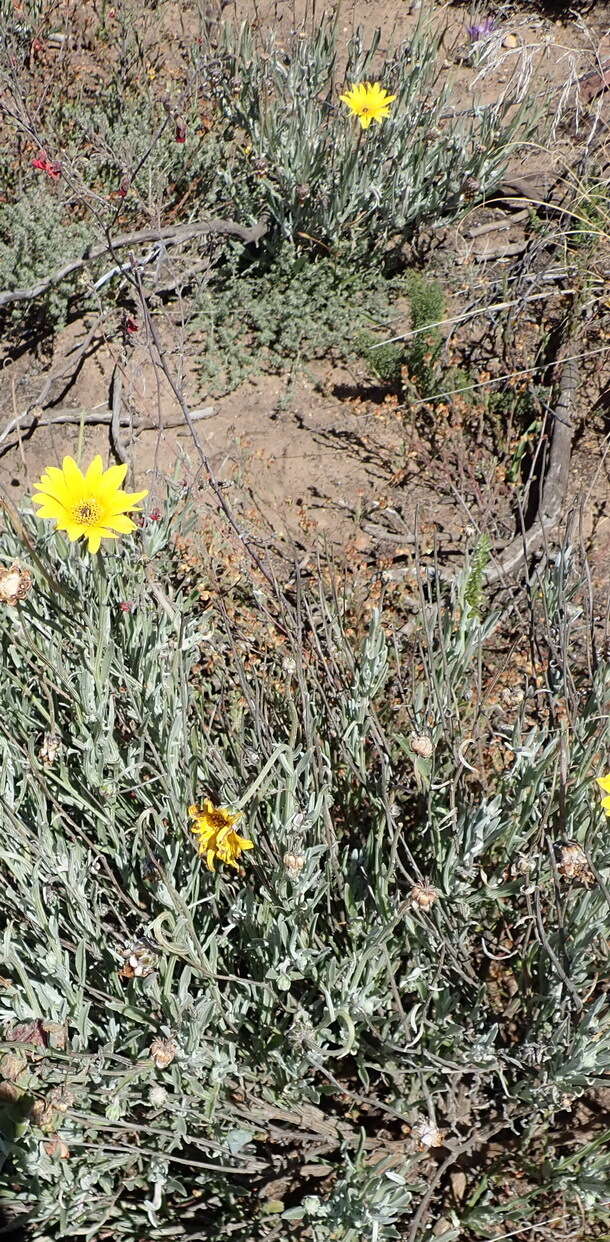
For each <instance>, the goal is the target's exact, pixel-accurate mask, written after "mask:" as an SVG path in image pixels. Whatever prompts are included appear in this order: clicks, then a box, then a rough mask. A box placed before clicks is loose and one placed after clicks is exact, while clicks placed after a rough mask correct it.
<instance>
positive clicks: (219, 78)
mask: <svg viewBox="0 0 610 1242" xmlns="http://www.w3.org/2000/svg"><path fill="white" fill-rule="evenodd" d="M379 39H380V32H379V31H377V32H376V34H375V35H374V36H373V38H372V40H371V42H370V44H368V45H365V43H364V41H363V37H362V34H361V32H360V31H357V32H356V33H355V35H354V36H353V38H352V39H351V40H350V42H349V44H348V48H347V61H346V65H345V70H344V71H343V70H342V69H341V70H340V69H339V67H338V62H339V51H338V49H337V45H336V24H335V18H326V19H324V20H322V21H321V22H320V23H319V25H318V27H317V29H316V30H314V31H313V32H312V33H311V34H308V33H306V32H305V31H299V32H298V33H297V34H296V35H295V36H294V37H293V38H292V39H291V40H290V42H289V43H286V44H284V43H281V42H280V40H279V38H278V37H277V35H276V33H275V32H272V33H271V34H270V35H269V37H268V38H267V39H266V40H265V41H264V42H263V40H262V36H261V35H260V34H259V33H258V32H255V30H254V28H253V27H252V26H251V25H249V24H248V23H244V24H243V25H242V26H241V27H240V28H239V29H236V28H234V27H231V26H230V25H229V24H228V23H226V24H223V25H222V26H221V28H220V30H219V35H218V40H217V43H216V46H215V47H214V49H213V50H212V51H210V52H209V53H208V54H207V55H205V56H202V57H201V61H200V66H199V68H200V73H201V80H202V83H203V85H204V87H205V89H206V91H208V92H209V93H210V94H211V96H212V97H213V98H214V100H215V102H216V105H217V109H218V114H219V119H222V118H225V120H226V136H227V137H230V138H231V139H233V140H234V143H235V146H234V156H233V158H232V159H231V160H229V161H228V163H227V165H226V167H225V168H224V169H223V177H224V181H225V185H226V190H227V195H228V196H229V197H230V199H231V201H232V202H233V203H235V205H236V208H237V210H238V212H239V214H240V215H241V216H243V217H244V218H246V219H248V220H254V219H259V218H260V217H261V216H262V215H267V216H268V217H269V219H270V221H271V223H272V229H271V230H270V233H269V234H268V237H267V239H266V244H267V245H268V246H271V247H273V248H275V249H277V247H278V246H281V245H282V243H283V242H284V241H286V240H290V241H298V242H299V243H300V244H309V245H313V246H318V245H322V247H324V246H328V245H330V246H332V248H333V250H334V251H335V252H336V253H338V254H348V255H353V254H355V253H357V254H360V255H365V254H366V253H367V252H370V251H371V249H373V250H375V248H379V247H383V246H384V245H385V244H386V243H387V242H388V241H389V240H390V239H391V238H392V237H396V236H397V235H398V236H399V237H400V238H401V239H405V238H409V237H411V236H412V235H413V233H414V232H415V230H416V229H417V228H418V227H419V226H421V225H422V224H423V223H425V222H429V221H434V220H438V219H439V218H440V217H442V216H445V215H447V216H451V215H455V213H456V212H459V211H460V210H461V209H462V208H463V206H464V204H465V202H466V201H467V200H468V199H469V198H470V197H471V196H472V193H473V188H474V193H476V194H482V193H483V192H484V191H486V190H488V189H489V187H490V186H492V185H494V184H495V183H496V182H497V181H498V180H499V179H500V178H501V176H502V171H503V169H504V167H505V164H506V160H507V158H508V155H509V152H510V151H511V150H512V148H513V147H514V145H515V143H517V142H523V141H525V140H526V139H527V137H528V136H529V133H530V127H531V125H532V123H533V120H532V110H531V106H530V105H529V104H528V103H524V104H523V105H522V107H521V108H520V109H517V110H516V111H515V109H514V107H511V105H510V104H509V103H508V101H506V100H505V101H501V102H499V103H497V104H495V105H493V106H492V107H475V108H474V110H473V115H472V116H471V117H469V118H466V119H464V118H461V119H457V120H456V118H455V117H453V116H452V115H451V114H449V116H448V117H447V118H445V116H444V114H445V111H446V108H447V98H448V96H447V92H446V91H445V90H443V89H440V88H439V86H438V81H437V78H438V46H439V45H438V39H437V37H435V36H433V35H432V34H431V33H430V32H429V31H426V30H425V28H424V26H423V24H422V23H420V26H419V27H418V29H417V30H416V31H415V33H414V36H413V38H412V40H411V42H410V43H409V44H408V45H404V46H400V47H397V48H395V49H394V50H393V51H392V53H391V54H388V55H386V57H385V58H383V57H381V56H379V57H378V56H377V49H378V45H379ZM367 78H372V79H375V80H379V81H380V82H381V83H382V84H383V86H384V87H385V88H386V89H387V90H388V91H389V92H390V93H392V94H395V95H396V96H397V98H396V102H395V103H394V104H393V105H392V106H391V115H390V116H389V118H388V119H387V120H384V121H383V123H382V124H381V125H376V124H373V125H371V127H370V128H369V129H368V130H366V132H365V131H363V130H362V129H359V128H358V122H357V121H356V120H355V119H354V117H353V116H351V115H350V114H349V113H348V110H347V108H346V107H345V105H343V104H342V103H340V101H339V95H340V94H341V93H342V90H343V89H344V88H345V87H346V86H347V85H348V84H351V83H354V82H361V81H363V80H365V79H367Z"/></svg>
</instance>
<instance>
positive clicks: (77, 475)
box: [62, 457, 85, 498]
mask: <svg viewBox="0 0 610 1242" xmlns="http://www.w3.org/2000/svg"><path fill="white" fill-rule="evenodd" d="M62 465H63V475H64V482H65V486H66V491H67V493H68V495H69V496H70V497H71V498H75V497H78V496H82V493H83V489H84V487H85V477H84V475H83V474H82V472H81V471H80V470H79V468H78V466H77V464H76V462H75V460H74V458H73V457H64V460H63V463H62Z"/></svg>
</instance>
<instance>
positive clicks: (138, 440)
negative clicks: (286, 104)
mask: <svg viewBox="0 0 610 1242" xmlns="http://www.w3.org/2000/svg"><path fill="white" fill-rule="evenodd" d="M320 7H321V6H319V5H318V12H319V11H320ZM430 8H431V12H432V15H433V16H434V17H436V18H437V19H438V20H442V21H443V23H444V24H446V36H445V41H444V52H445V62H444V66H443V72H444V73H445V74H446V76H447V77H448V79H449V80H450V82H451V85H452V87H453V90H454V103H455V106H456V107H458V108H459V107H469V106H472V104H473V102H477V103H480V102H487V101H489V100H491V99H493V98H495V97H497V95H498V94H499V93H501V91H503V90H504V89H506V85H507V82H508V80H509V76H510V75H511V74H512V73H513V72H514V70H515V64H516V63H517V62H518V60H519V58H520V57H523V55H524V49H525V52H526V53H527V57H528V58H529V59H530V60H531V63H532V65H533V77H532V81H531V85H530V89H531V90H532V91H538V92H540V94H541V96H542V95H545V94H548V93H549V92H554V93H555V94H556V95H557V99H558V100H559V99H560V98H562V99H563V98H564V97H565V87H566V83H568V82H571V83H572V106H571V109H570V111H569V121H568V122H566V124H564V125H563V126H562V127H561V129H560V130H559V131H558V133H557V134H556V135H555V139H554V145H553V150H552V151H549V150H547V151H544V152H541V151H538V150H534V151H532V153H531V155H530V156H529V157H528V159H527V160H526V161H525V162H523V161H522V160H520V161H519V162H518V163H516V164H515V167H514V169H513V174H514V176H516V177H523V175H524V174H530V175H533V178H534V179H533V182H532V185H533V186H534V194H533V196H534V197H535V194H536V189H535V187H536V185H537V184H538V185H539V186H540V187H542V186H543V185H544V183H545V179H547V180H548V178H549V177H552V175H553V173H554V171H555V170H556V169H557V167H558V166H561V164H562V162H563V161H567V162H569V160H570V158H573V157H574V154H575V153H577V152H578V150H579V146H580V145H581V144H582V143H584V142H585V140H586V137H587V134H588V133H589V132H590V128H591V124H592V118H593V116H594V115H599V116H600V117H601V121H600V122H598V124H603V123H604V118H605V120H606V122H607V121H608V120H610V90H605V91H604V90H603V89H601V90H600V91H598V93H597V94H596V95H595V97H594V99H593V100H590V99H588V98H587V93H588V92H587V91H586V89H585V90H583V89H582V88H579V87H578V86H574V83H575V82H576V79H577V78H579V77H582V75H583V74H586V73H593V74H595V73H596V72H598V71H599V66H600V64H603V63H604V57H605V53H606V49H607V51H608V56H609V57H610V35H609V32H610V7H609V6H608V5H606V4H595V5H593V6H590V7H589V9H588V11H586V12H584V13H582V14H580V15H576V16H574V15H572V17H570V18H565V19H563V20H557V18H556V17H555V18H553V17H551V16H544V15H543V14H542V13H541V12H540V9H539V8H535V9H531V8H530V9H523V8H520V7H519V6H511V5H506V6H504V8H503V9H502V12H501V13H500V14H499V16H498V25H499V28H500V30H501V31H502V47H501V48H500V50H499V53H498V58H497V62H496V64H495V66H494V69H493V72H488V73H487V74H486V75H485V77H484V78H483V79H481V77H480V75H479V74H478V71H477V70H476V69H474V68H472V67H470V66H469V65H468V64H466V63H465V60H464V56H463V52H464V49H465V47H466V46H467V43H468V36H467V33H466V29H467V26H468V23H469V21H471V20H472V11H471V10H469V9H468V8H462V7H447V6H444V5H437V4H433V5H431V6H430ZM225 13H226V15H227V16H228V17H229V18H231V17H233V16H234V15H236V16H238V17H243V16H248V17H250V18H255V19H256V20H258V21H259V22H260V23H261V25H263V26H265V25H266V24H267V25H268V24H269V23H272V24H273V26H274V28H275V29H276V30H278V31H279V32H280V34H281V33H282V32H283V31H286V37H287V38H288V37H289V35H290V32H291V30H294V29H295V28H297V27H298V24H299V21H300V20H301V19H302V18H304V17H305V16H306V14H308V15H309V17H311V15H312V6H311V3H310V4H309V5H308V6H306V5H302V4H300V3H291V2H290V0H260V2H259V3H253V0H250V2H248V3H239V2H237V3H236V4H235V5H233V4H230V5H229V6H227V7H226V9H225ZM417 19H418V13H417V10H416V8H415V6H414V5H411V6H410V5H409V0H398V3H396V2H394V0H391V2H390V3H379V2H378V0H373V2H372V3H367V4H363V3H360V2H358V0H343V4H342V6H341V10H340V23H339V25H340V30H341V32H342V34H343V36H344V37H345V39H346V40H347V39H348V38H349V36H350V34H351V33H352V31H353V29H354V26H355V25H356V24H361V25H362V26H364V28H365V29H366V30H368V31H369V32H370V31H371V30H372V29H373V28H374V27H375V26H377V25H379V26H380V27H381V29H382V47H383V46H384V45H387V44H388V43H394V42H396V41H397V40H399V39H404V38H407V37H408V35H409V31H410V30H412V29H413V27H414V24H415V22H416V21H417ZM168 34H169V36H170V40H171V31H168ZM170 46H171V44H170ZM602 88H603V83H602ZM536 178H538V181H536ZM539 192H540V193H543V190H542V189H540V190H539ZM513 220H514V213H513V214H511V213H509V212H506V211H505V210H498V209H497V208H495V209H494V208H489V207H479V208H476V209H475V210H473V211H472V212H471V213H470V215H469V216H468V218H467V220H466V221H463V222H462V223H461V224H460V225H459V226H458V227H457V228H452V229H448V230H444V231H440V232H439V234H438V236H437V237H435V238H434V239H433V246H432V249H431V254H430V264H431V270H434V271H437V272H438V273H439V274H440V276H441V279H443V278H446V281H447V285H448V290H449V302H448V314H449V315H459V314H460V312H461V311H462V310H463V309H464V307H465V306H466V305H471V304H472V299H473V296H475V297H476V289H477V287H478V288H480V289H481V295H480V296H481V299H482V300H484V299H485V298H486V297H487V290H488V288H490V287H491V282H492V279H493V280H502V279H505V281H506V286H507V287H508V281H509V275H510V271H511V264H512V263H513V262H514V259H513V251H514V249H517V251H518V248H519V246H520V245H521V244H522V242H523V238H524V232H523V229H524V227H525V225H524V223H523V221H522V220H518V219H517V221H516V222H513ZM494 221H495V222H496V223H497V222H498V221H501V224H502V226H503V227H502V228H501V229H499V230H497V231H496V230H494V231H492V232H490V233H486V232H483V233H480V232H479V233H478V235H477V236H474V237H473V236H471V234H472V233H473V231H474V232H476V231H477V229H480V228H481V227H482V226H484V225H486V224H490V223H491V224H493V223H494ZM486 254H487V255H488V257H487V258H486V257H485V255H486ZM173 310H174V312H175V308H173ZM399 310H400V308H399ZM166 311H167V314H166V316H165V318H162V319H160V321H159V331H160V333H161V336H162V340H163V344H164V346H165V349H166V351H167V352H166V357H167V361H168V364H169V365H170V367H171V368H172V371H173V373H174V374H175V375H176V377H177V378H178V379H179V381H180V383H181V384H183V386H184V393H185V396H186V399H187V401H188V402H189V404H190V407H191V409H193V410H201V409H202V408H203V409H206V410H208V413H207V414H206V416H205V417H202V418H201V419H200V420H199V421H198V422H197V424H196V428H197V435H198V438H199V441H200V445H201V447H202V449H203V451H204V452H205V454H206V455H207V458H208V460H209V462H210V464H211V467H212V469H213V472H214V474H215V476H216V477H217V479H218V480H219V481H220V482H221V484H222V485H223V488H224V494H225V496H226V498H227V500H228V502H229V503H230V505H231V507H232V509H233V511H234V512H235V514H236V516H237V517H238V518H239V520H242V521H246V522H252V523H253V524H254V525H255V527H257V528H258V529H259V530H260V531H261V532H262V533H263V534H264V535H265V536H266V537H272V538H276V539H282V540H284V541H285V540H287V541H288V543H289V545H290V546H291V547H293V548H294V550H295V551H296V553H297V554H298V556H299V557H300V558H305V559H306V558H307V557H308V556H309V555H311V554H313V553H314V552H315V551H316V550H318V549H320V547H324V546H326V547H328V548H330V549H331V550H332V553H333V555H334V556H337V555H340V554H345V553H347V554H348V555H350V556H353V557H356V558H360V559H363V558H364V559H365V560H371V559H372V560H374V559H375V558H376V557H378V556H385V557H388V558H389V559H390V560H392V561H394V562H396V565H397V573H399V572H400V565H401V564H407V565H408V564H409V563H410V561H411V559H412V555H413V534H414V530H415V525H416V523H417V530H418V534H419V536H420V538H421V539H422V540H423V549H424V552H425V551H426V547H428V548H431V547H432V545H433V543H434V541H435V540H436V541H437V542H438V544H439V545H440V546H441V547H442V548H443V552H444V555H446V556H447V557H448V558H449V560H451V557H452V556H453V557H455V556H459V555H460V550H461V548H462V547H463V544H464V540H465V539H468V538H471V536H472V531H473V529H475V530H476V529H480V528H484V527H485V526H486V525H489V524H490V523H491V526H492V529H493V531H494V535H495V536H496V537H497V539H498V540H499V541H500V542H501V541H502V540H503V539H505V540H506V541H508V540H509V539H510V538H511V537H512V535H513V534H514V529H515V525H514V523H515V518H514V504H513V500H514V497H513V493H512V491H511V488H510V487H509V486H508V484H507V481H506V478H505V476H504V475H503V473H502V471H497V470H496V469H495V467H494V461H493V456H492V455H491V454H490V452H489V448H488V447H485V444H484V437H482V436H481V437H479V439H478V440H477V435H476V433H473V431H472V428H471V427H469V428H466V427H465V425H464V420H463V416H462V414H461V413H460V409H459V406H458V407H456V406H455V405H454V404H453V403H451V402H450V403H449V404H448V405H447V407H446V410H445V412H444V414H443V415H441V424H442V427H441V431H440V433H439V431H438V429H436V430H435V438H434V442H433V441H432V440H431V438H430V436H429V435H428V429H427V428H426V425H425V424H422V422H421V421H420V420H419V419H418V416H417V411H415V410H413V411H411V410H409V409H407V410H406V411H405V410H403V411H400V410H399V409H397V406H396V401H392V400H391V399H388V394H387V393H383V392H380V390H379V386H377V387H376V386H375V383H374V382H373V381H372V379H371V376H370V374H367V373H366V370H365V368H364V366H361V367H355V369H354V370H349V369H347V368H344V367H342V368H340V367H337V366H336V365H334V364H331V363H329V362H328V361H324V360H320V361H319V362H317V363H315V364H312V365H310V366H309V367H308V368H307V370H302V371H301V372H300V373H297V374H296V375H295V374H293V375H291V376H290V377H282V376H279V377H278V376H269V375H261V376H259V377H257V378H255V379H252V380H250V381H248V382H247V383H245V384H243V385H242V386H241V387H240V388H239V389H238V390H237V391H234V392H232V393H230V394H229V395H226V396H224V397H221V398H219V399H215V400H214V399H210V398H209V397H208V394H207V392H206V391H205V390H204V389H202V387H201V383H200V381H199V379H198V369H197V361H198V358H199V357H200V354H201V349H202V342H201V339H200V338H198V336H197V334H196V333H195V332H192V331H190V330H188V329H187V330H186V331H185V330H183V329H182V327H181V325H180V322H179V316H178V315H176V314H175V313H172V308H171V307H170V308H166ZM397 322H398V326H400V318H399V320H398V321H397ZM606 322H607V320H606ZM404 323H405V324H408V320H407V319H404ZM519 327H520V325H519V324H515V325H513V328H511V330H514V331H515V333H516V332H517V331H518V330H519ZM607 339H608V333H607V329H604V331H603V332H602V333H601V335H600V336H599V337H597V338H596V339H595V340H594V341H593V342H592V343H590V344H592V346H593V347H594V348H596V349H597V350H598V352H597V353H595V354H594V355H593V356H592V357H591V359H590V360H589V361H588V362H587V363H586V366H585V372H584V375H583V377H582V381H581V388H580V392H579V394H578V413H579V431H578V434H577V440H576V444H575V454H574V458H573V462H572V469H571V482H570V488H569V498H568V508H569V510H570V512H571V514H572V518H571V520H572V523H573V524H574V523H576V524H577V526H578V527H579V532H580V535H581V536H582V537H583V539H584V540H585V541H586V542H588V544H589V547H590V551H591V555H592V558H593V569H594V575H595V577H596V579H597V581H598V583H599V584H600V585H601V584H602V583H604V582H605V581H607V572H608V546H609V545H610V540H609V539H608V535H609V534H610V518H608V517H607V502H608V495H609V468H608V460H609V458H608V455H607V450H608V436H607V430H608V428H607V425H605V424H604V399H603V396H602V399H601V402H600V394H603V391H604V389H605V387H606V386H607V383H608V371H607V354H606V353H605V352H604V350H605V345H604V341H605V342H607ZM585 348H586V346H585ZM117 365H118V366H120V367H122V369H123V373H124V378H123V388H122V408H123V410H124V411H126V412H127V413H128V414H129V415H130V417H131V418H132V420H133V425H132V427H131V428H130V427H124V428H123V429H122V433H121V436H122V442H123V447H124V449H125V451H126V453H127V456H128V458H129V460H130V461H131V462H132V463H133V466H134V472H135V475H136V476H137V477H138V479H139V481H141V482H142V483H143V484H144V485H145V486H148V487H149V488H150V491H151V499H152V502H153V503H155V504H156V503H162V499H163V494H164V491H165V483H166V479H167V478H168V477H177V478H178V479H180V480H183V481H184V482H185V483H193V484H194V485H195V490H196V491H197V489H198V495H199V497H200V501H201V505H202V512H204V511H205V509H206V506H209V505H210V503H211V497H210V493H209V489H208V487H207V485H206V482H205V472H204V471H203V470H202V467H201V458H200V455H199V454H198V450H197V448H196V446H195V445H194V443H193V440H192V437H191V435H190V433H189V431H188V429H187V428H186V427H185V426H184V425H182V426H180V425H178V426H173V427H172V426H170V424H171V423H174V424H180V422H181V421H182V424H183V420H182V416H181V412H180V409H179V406H178V403H177V401H176V399H175V396H174V394H173V393H172V391H171V389H170V387H169V385H168V383H167V379H166V377H165V376H164V375H163V374H161V373H160V370H159V368H158V366H155V365H154V364H153V360H152V357H151V349H150V342H149V341H148V340H147V338H146V328H145V325H144V326H140V328H139V331H138V332H137V333H134V335H133V336H132V337H130V339H129V341H128V343H127V344H126V343H125V341H124V340H123V339H122V338H121V334H120V332H119V330H118V328H117V331H116V333H115V335H114V336H113V335H112V334H109V332H108V325H107V324H105V326H104V328H103V329H102V327H101V325H100V326H98V327H97V328H96V321H95V319H94V318H93V317H90V318H88V319H82V320H79V321H77V322H73V323H71V324H70V325H69V326H68V327H67V328H66V329H65V330H64V331H63V332H61V333H60V334H59V335H58V337H57V339H56V341H55V342H54V347H53V352H52V356H50V355H49V354H48V353H38V354H36V355H32V354H22V355H20V356H19V357H11V355H10V351H8V352H7V356H6V357H5V360H4V383H3V387H2V394H1V397H0V436H2V435H3V432H2V428H4V429H5V432H6V429H7V428H8V426H9V423H10V422H11V420H13V419H15V417H16V416H18V415H20V414H21V413H22V412H23V411H24V410H26V409H28V408H31V407H41V408H42V410H43V411H44V415H43V418H46V419H49V418H50V417H57V416H58V413H59V412H60V411H66V410H68V411H81V410H84V411H86V412H87V413H88V414H92V413H95V412H96V411H100V410H103V411H107V410H108V409H109V406H110V405H111V403H112V391H113V375H114V374H115V367H116V366H117ZM490 373H492V372H490ZM606 401H607V398H606ZM208 407H211V410H209V409H208ZM606 409H607V405H606ZM606 418H607V414H606ZM141 420H146V421H147V422H148V424H149V429H148V430H137V429H136V424H137V423H138V421H141ZM443 420H444V421H443ZM77 439H78V426H77V425H75V424H74V422H73V423H71V424H64V423H61V424H59V425H56V426H54V427H44V426H38V427H37V428H36V429H35V430H33V431H32V432H31V433H30V434H27V435H21V436H19V435H16V434H15V433H12V434H4V436H3V438H2V440H0V486H1V487H2V489H3V490H4V492H5V494H8V496H9V497H10V498H11V499H13V500H18V499H19V498H21V497H22V496H23V495H24V494H27V493H28V492H29V491H30V490H31V488H32V486H33V483H34V481H35V480H36V478H37V477H38V474H39V472H40V469H41V467H42V466H43V465H45V464H48V463H49V462H51V461H54V460H59V459H61V457H62V455H63V454H64V453H65V452H67V451H68V452H69V451H75V447H76V443H77ZM114 447H115V448H116V445H115V446H114ZM110 448H111V446H110V443H109V427H108V425H107V424H106V425H101V426H92V427H88V428H87V432H86V456H90V455H92V453H93V452H94V451H100V452H102V453H103V454H104V455H105V456H108V454H109V451H110Z"/></svg>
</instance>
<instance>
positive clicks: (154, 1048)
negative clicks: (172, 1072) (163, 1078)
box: [149, 1036, 178, 1069]
mask: <svg viewBox="0 0 610 1242" xmlns="http://www.w3.org/2000/svg"><path fill="white" fill-rule="evenodd" d="M177 1051H178V1046H177V1044H176V1042H175V1040H173V1039H160V1038H159V1036H157V1038H156V1039H153V1041H152V1044H151V1045H150V1049H149V1052H150V1055H151V1057H152V1059H153V1061H154V1063H155V1065H156V1067H157V1069H166V1068H167V1066H168V1065H171V1063H172V1061H173V1060H174V1057H175V1056H176V1053H177Z"/></svg>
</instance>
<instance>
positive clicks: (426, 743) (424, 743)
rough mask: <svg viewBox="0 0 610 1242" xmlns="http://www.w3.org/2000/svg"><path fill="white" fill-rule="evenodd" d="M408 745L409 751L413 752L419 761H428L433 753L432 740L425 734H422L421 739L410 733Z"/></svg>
mask: <svg viewBox="0 0 610 1242" xmlns="http://www.w3.org/2000/svg"><path fill="white" fill-rule="evenodd" d="M409 745H410V747H411V750H412V751H414V752H415V754H416V755H419V756H420V758H421V759H429V758H430V756H431V755H432V753H433V751H434V746H433V745H432V738H431V737H428V736H427V734H425V733H424V734H422V735H421V737H420V736H418V734H417V733H412V734H411V737H410V738H409Z"/></svg>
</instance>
